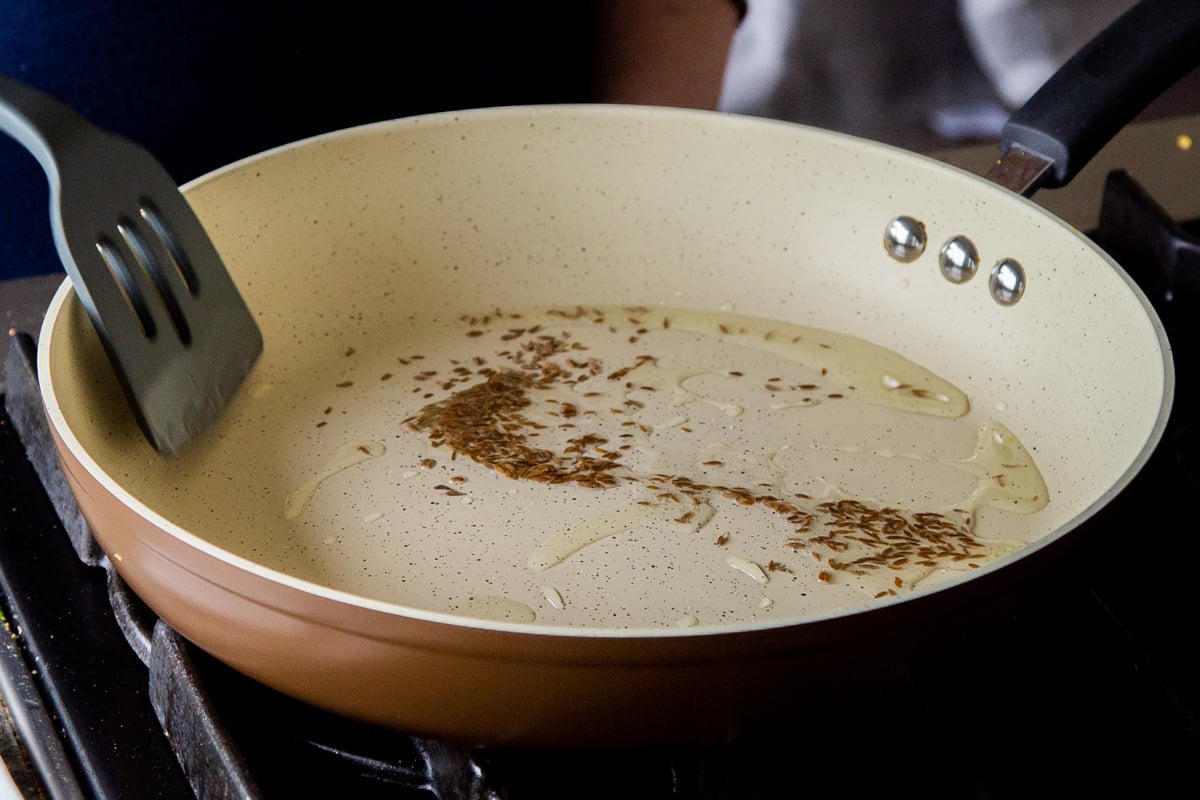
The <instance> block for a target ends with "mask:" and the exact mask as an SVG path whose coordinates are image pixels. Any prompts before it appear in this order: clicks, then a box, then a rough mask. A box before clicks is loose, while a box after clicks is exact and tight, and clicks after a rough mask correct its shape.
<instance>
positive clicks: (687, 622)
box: [675, 614, 700, 628]
mask: <svg viewBox="0 0 1200 800" xmlns="http://www.w3.org/2000/svg"><path fill="white" fill-rule="evenodd" d="M699 624H700V620H698V619H696V618H695V617H693V616H692V615H691V614H685V615H683V616H682V617H680V618H679V619H677V620H675V627H676V628H694V627H696V626H697V625H699Z"/></svg>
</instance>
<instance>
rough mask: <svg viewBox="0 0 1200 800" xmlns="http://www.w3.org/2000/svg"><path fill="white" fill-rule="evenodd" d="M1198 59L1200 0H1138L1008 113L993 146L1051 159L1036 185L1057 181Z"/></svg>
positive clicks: (1079, 166)
mask: <svg viewBox="0 0 1200 800" xmlns="http://www.w3.org/2000/svg"><path fill="white" fill-rule="evenodd" d="M1198 65H1200V0H1142V1H1141V2H1139V3H1138V4H1137V5H1135V6H1133V7H1132V8H1130V9H1129V10H1128V11H1126V12H1125V13H1124V14H1123V15H1122V16H1121V17H1119V18H1118V19H1117V20H1116V21H1115V22H1113V24H1112V25H1110V26H1109V27H1108V28H1106V29H1105V30H1104V31H1103V32H1101V33H1100V34H1099V35H1098V36H1097V37H1096V38H1095V39H1093V40H1092V41H1091V42H1089V43H1088V44H1087V45H1085V46H1084V47H1083V49H1081V50H1080V51H1079V52H1078V53H1077V54H1076V55H1075V56H1074V57H1072V58H1071V60H1070V61H1068V62H1067V63H1066V64H1065V65H1063V67H1062V68H1061V69H1060V70H1059V71H1058V72H1056V73H1055V74H1054V75H1053V76H1051V78H1050V79H1049V80H1048V81H1046V83H1045V84H1043V86H1042V87H1041V88H1040V89H1039V90H1038V91H1037V93H1036V94H1034V95H1033V97H1032V98H1030V99H1029V101H1028V102H1027V103H1026V104H1025V105H1024V106H1022V107H1021V108H1020V109H1018V110H1017V112H1016V113H1014V114H1013V115H1012V117H1011V118H1010V119H1009V121H1008V123H1007V124H1006V125H1005V126H1004V130H1003V133H1002V134H1001V137H1000V152H1001V153H1002V154H1006V153H1008V151H1009V150H1010V149H1011V148H1012V147H1014V146H1015V147H1018V148H1020V149H1022V150H1026V151H1029V152H1031V153H1036V154H1038V155H1040V156H1043V157H1045V158H1046V159H1048V160H1050V161H1051V162H1053V163H1052V165H1051V167H1050V169H1049V170H1047V171H1046V173H1045V175H1043V176H1042V177H1041V179H1040V181H1039V185H1040V186H1042V187H1051V188H1052V187H1057V186H1062V185H1064V184H1066V183H1067V182H1068V181H1070V180H1071V178H1073V177H1075V174H1076V173H1078V172H1079V170H1080V169H1082V168H1083V166H1084V165H1085V164H1087V162H1088V161H1089V160H1091V158H1092V156H1094V155H1096V153H1097V152H1099V150H1100V148H1102V147H1103V146H1104V145H1105V144H1106V143H1107V142H1108V141H1109V140H1110V139H1112V137H1113V136H1115V135H1116V133H1117V132H1118V131H1120V130H1121V128H1123V127H1125V125H1126V124H1127V123H1128V122H1129V121H1130V120H1132V119H1133V118H1134V117H1135V116H1136V115H1137V114H1138V113H1140V112H1141V111H1142V110H1143V109H1144V108H1145V107H1146V106H1148V105H1149V104H1150V103H1151V101H1153V100H1154V99H1156V98H1157V97H1158V96H1159V95H1160V94H1162V93H1163V92H1164V91H1166V90H1167V89H1168V88H1170V87H1171V86H1172V85H1173V84H1174V83H1176V82H1177V81H1178V80H1179V79H1180V78H1182V77H1183V76H1184V75H1185V74H1187V73H1188V72H1189V71H1190V70H1191V69H1192V68H1194V67H1196V66H1198ZM1033 188H1036V187H1033Z"/></svg>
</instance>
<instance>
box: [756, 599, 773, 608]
mask: <svg viewBox="0 0 1200 800" xmlns="http://www.w3.org/2000/svg"><path fill="white" fill-rule="evenodd" d="M773 605H775V601H774V600H772V599H771V598H769V597H764V598H763V599H762V600H759V601H758V607H759V608H770V607H771V606H773Z"/></svg>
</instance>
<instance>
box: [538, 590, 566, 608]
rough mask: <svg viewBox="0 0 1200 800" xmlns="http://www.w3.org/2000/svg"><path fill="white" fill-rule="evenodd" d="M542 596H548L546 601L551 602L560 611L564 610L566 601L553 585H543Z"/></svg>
mask: <svg viewBox="0 0 1200 800" xmlns="http://www.w3.org/2000/svg"><path fill="white" fill-rule="evenodd" d="M542 597H544V598H546V602H547V603H549V604H550V605H551V607H553V608H555V609H557V610H559V611H562V610H563V608H564V607H565V606H566V603H564V602H563V597H562V594H561V593H560V592H559V591H558V589H555V588H554V587H553V586H543V587H542Z"/></svg>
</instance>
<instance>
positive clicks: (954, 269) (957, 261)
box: [938, 236, 979, 283]
mask: <svg viewBox="0 0 1200 800" xmlns="http://www.w3.org/2000/svg"><path fill="white" fill-rule="evenodd" d="M938 266H939V267H941V269H942V274H943V275H945V276H946V280H948V281H950V282H951V283H966V282H967V281H969V280H971V278H973V277H975V271H976V270H978V269H979V251H978V250H976V249H975V244H974V243H973V242H972V241H971V240H970V239H968V238H967V237H965V236H955V237H954V238H953V239H951V240H950V241H948V242H946V243H945V244H944V245H942V250H941V252H939V253H938Z"/></svg>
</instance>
